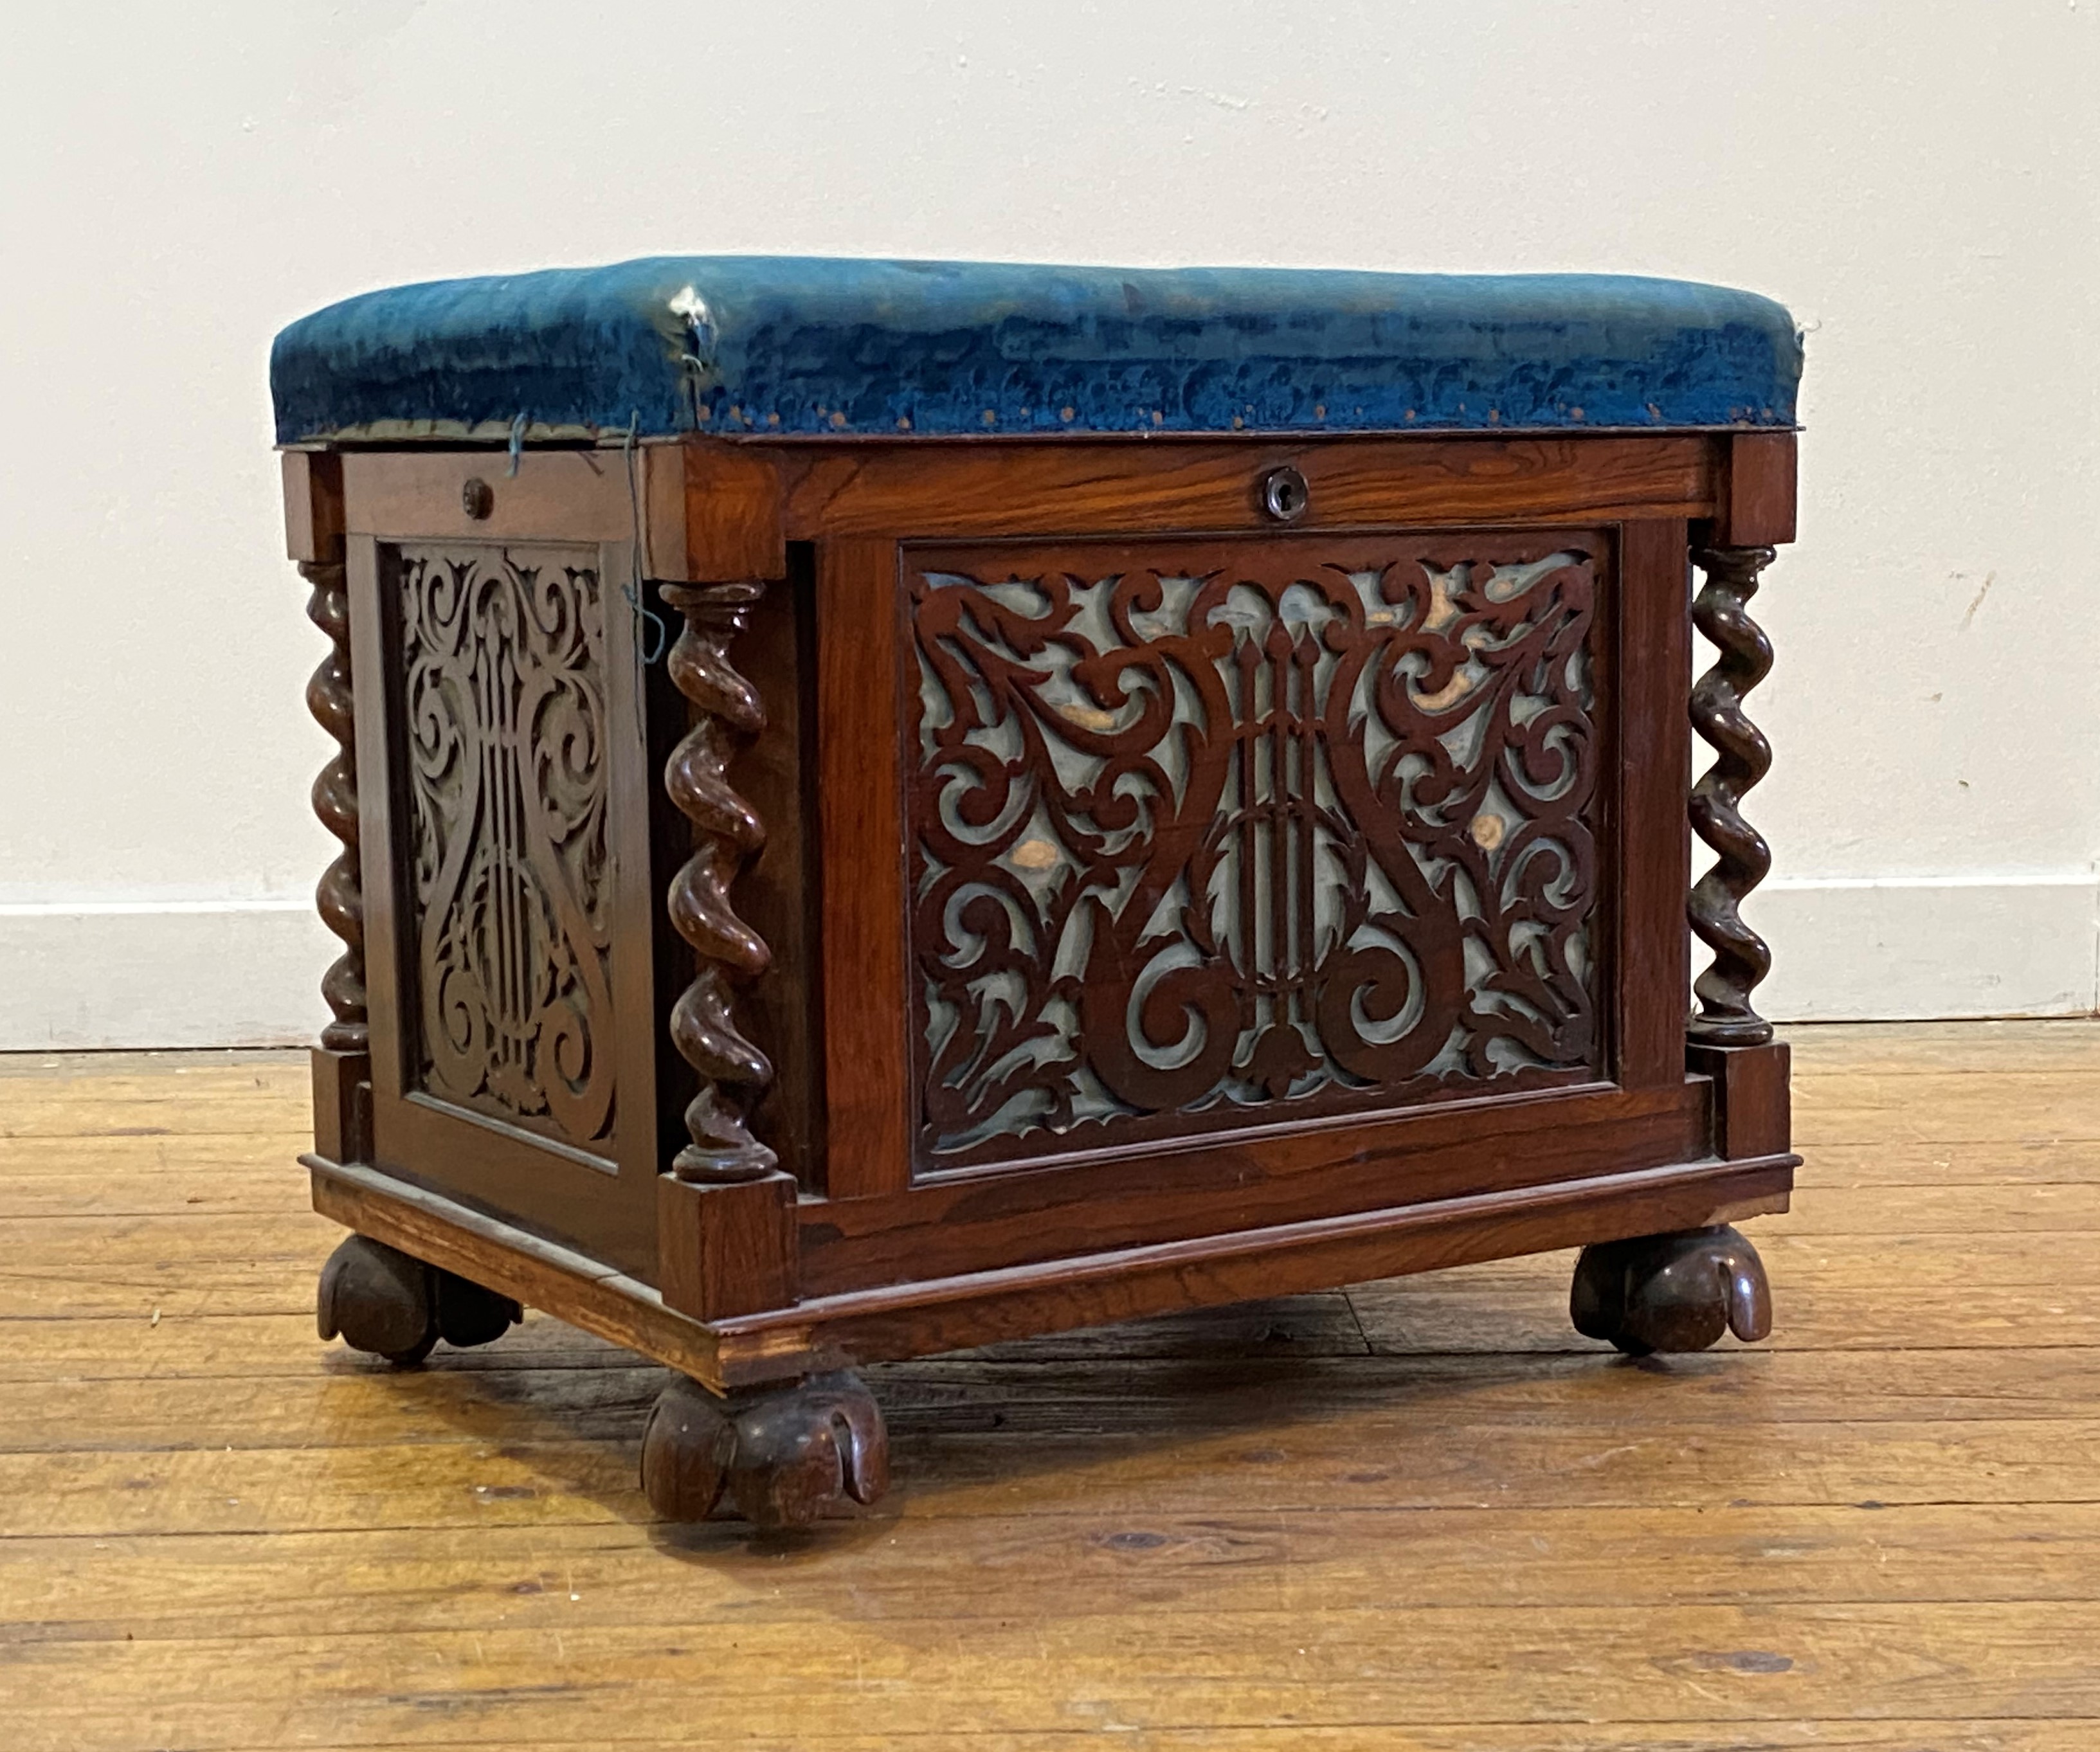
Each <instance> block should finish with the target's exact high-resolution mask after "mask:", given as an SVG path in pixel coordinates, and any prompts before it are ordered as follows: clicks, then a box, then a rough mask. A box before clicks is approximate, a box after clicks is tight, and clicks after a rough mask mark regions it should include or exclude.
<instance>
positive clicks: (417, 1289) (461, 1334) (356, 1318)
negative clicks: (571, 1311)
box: [314, 1235, 524, 1368]
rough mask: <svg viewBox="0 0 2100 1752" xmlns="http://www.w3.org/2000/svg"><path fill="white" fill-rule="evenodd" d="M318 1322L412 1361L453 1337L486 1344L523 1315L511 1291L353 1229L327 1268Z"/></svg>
mask: <svg viewBox="0 0 2100 1752" xmlns="http://www.w3.org/2000/svg"><path fill="white" fill-rule="evenodd" d="M314 1313H315V1325H316V1326H318V1327H319V1328H320V1335H321V1336H322V1337H323V1338H324V1339H332V1338H335V1337H337V1336H338V1335H340V1336H341V1338H342V1341H343V1343H344V1344H347V1345H348V1346H350V1348H351V1349H352V1350H359V1351H367V1352H369V1353H371V1354H372V1355H373V1356H375V1357H385V1358H386V1360H387V1361H389V1362H390V1363H393V1364H395V1366H397V1367H399V1368H410V1367H412V1366H414V1365H415V1364H417V1363H419V1362H421V1361H422V1360H423V1359H424V1358H425V1357H427V1356H429V1355H430V1351H431V1349H432V1348H433V1347H434V1346H435V1344H437V1342H438V1340H439V1339H443V1340H444V1341H445V1343H447V1344H457V1345H461V1346H465V1345H469V1344H487V1343H488V1342H489V1341H490V1340H491V1339H500V1338H501V1337H502V1336H503V1335H504V1334H505V1332H507V1331H510V1328H511V1327H512V1326H514V1325H516V1324H517V1322H518V1321H520V1320H522V1319H523V1317H524V1310H523V1309H522V1308H519V1307H518V1304H516V1303H515V1302H514V1301H512V1300H510V1297H509V1296H507V1295H497V1294H496V1292H495V1291H492V1290H484V1289H483V1288H482V1286H480V1285H479V1284H478V1283H471V1282H469V1281H468V1280H467V1279H465V1278H461V1277H457V1276H455V1275H454V1274H453V1273H451V1272H448V1271H440V1270H439V1269H438V1268H437V1267H436V1266H435V1265H426V1264H424V1263H423V1262H422V1260H419V1259H417V1258H415V1257H414V1256H412V1255H410V1254H407V1253H404V1252H402V1251H400V1250H399V1248H398V1247H388V1246H387V1245H386V1243H385V1242H380V1241H373V1240H371V1239H369V1238H367V1237H366V1236H364V1235H352V1236H351V1238H349V1239H348V1240H347V1241H346V1242H343V1243H342V1246H341V1247H337V1249H336V1250H335V1251H334V1252H333V1253H332V1254H330V1255H329V1262H328V1264H326V1265H324V1266H323V1267H322V1268H321V1282H320V1294H319V1295H318V1296H317V1298H316V1299H315V1308H314Z"/></svg>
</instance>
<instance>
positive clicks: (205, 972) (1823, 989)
mask: <svg viewBox="0 0 2100 1752" xmlns="http://www.w3.org/2000/svg"><path fill="white" fill-rule="evenodd" d="M1748 911H1749V920H1750V922H1751V923H1752V924H1753V925H1755V926H1756V927H1757V929H1758V930H1760V931H1761V932H1762V933H1764V934H1765V936H1766V937H1767V938H1769V939H1770V940H1771V945H1772V951H1773V967H1772V974H1771V979H1770V980H1768V981H1767V982H1766V983H1765V984H1764V985H1763V986H1761V987H1760V988H1759V989H1758V1008H1760V1009H1761V1010H1762V1011H1763V1012H1764V1013H1765V1014H1766V1015H1767V1016H1770V1017H1772V1018H1773V1019H1774V1020H1776V1021H1780V1022H1862V1021H1877V1022H1896V1021H1912V1020H1923V1019H1926V1018H1929V1017H1961V1016H2067V1015H2078V1014H2083V1013H2087V1012H2089V1011H2092V1010H2093V1009H2095V1008H2100V991H2097V990H2096V965H2100V883H2096V879H2095V878H2094V877H2093V876H2091V875H2087V874H2077V875H2071V876H2045V877H2032V878H2020V877H2010V878H2007V877H1991V878H1969V877H1949V876H1942V877H1920V878H1915V879H1908V878H1906V879H1902V880H1887V881H1846V880H1814V879H1805V880H1780V881H1775V882H1771V883H1769V884H1767V885H1766V886H1765V887H1763V888H1762V889H1759V890H1758V893H1757V894H1756V895H1754V897H1753V898H1752V900H1751V903H1750V906H1749V909H1748ZM341 950H342V945H341V944H339V943H338V942H337V941H336V940H335V938H333V937H331V936H330V935H329V933H328V931H327V930H326V929H324V927H323V925H321V922H320V920H319V919H318V918H317V917H316V916H315V913H314V910H313V907H312V904H311V902H308V901H306V900H303V899H302V900H286V901H227V902H216V901H214V902H195V901H188V902H139V903H137V904H122V905H99V906H66V905H48V906H14V907H7V906H0V1051H8V1052H37V1051H51V1050H54V1049H57V1048H90V1047H192V1046H194V1047H205V1046H221V1047H223V1046H280V1045H285V1046H289V1045H301V1044H305V1043H306V1042H307V1041H310V1040H311V1039H313V1038H314V1036H315V1034H316V1033H317V1032H318V1031H319V1030H320V1026H321V1024H322V1023H323V1022H325V1021H326V1020H327V1018H328V1013H327V1009H326V1007H325V1006H324V1004H322V1002H321V999H320V977H321V973H322V972H323V970H324V969H326V968H327V966H328V964H329V963H330V962H331V961H333V960H334V959H335V957H336V956H337V954H339V953H340V952H341Z"/></svg>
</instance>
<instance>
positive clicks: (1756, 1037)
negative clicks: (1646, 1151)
mask: <svg viewBox="0 0 2100 1752" xmlns="http://www.w3.org/2000/svg"><path fill="white" fill-rule="evenodd" d="M1773 558H1774V554H1773V550H1772V549H1770V548H1711V547H1710V548H1701V549H1698V550H1697V551H1696V552H1695V553H1694V554H1693V555H1692V559H1693V562H1694V563H1696V565H1697V566H1698V567H1699V569H1700V570H1701V571H1703V572H1705V574H1706V581H1705V584H1704V585H1702V586H1701V588H1700V591H1699V594H1698V595H1697V597H1696V598H1694V600H1693V602H1692V621H1693V624H1695V625H1696V626H1697V627H1698V629H1699V630H1700V632H1701V633H1704V634H1705V637H1706V638H1707V640H1708V641H1709V642H1710V643H1711V644H1712V645H1713V647H1714V650H1715V651H1716V652H1717V653H1718V655H1717V656H1716V658H1715V660H1714V666H1713V668H1711V669H1709V670H1708V671H1707V672H1706V673H1705V674H1704V675H1702V676H1701V677H1699V679H1698V681H1697V682H1696V683H1694V684H1693V686H1692V728H1693V729H1695V730H1697V731H1698V732H1699V734H1700V735H1701V737H1702V738H1703V739H1705V741H1706V742H1708V743H1710V744H1712V746H1713V748H1714V757H1715V758H1714V764H1713V766H1710V767H1709V768H1708V769H1707V770H1706V773H1705V776H1704V777H1703V778H1701V779H1700V781H1699V783H1697V784H1696V785H1694V786H1693V787H1692V800H1691V813H1692V828H1693V830H1694V831H1695V832H1696V833H1697V834H1698V836H1699V837H1700V838H1701V840H1703V841H1705V842H1706V844H1707V845H1710V846H1711V847H1712V848H1713V849H1714V867H1713V868H1711V869H1710V870H1709V871H1708V872H1706V873H1705V875H1704V876H1701V878H1700V879H1699V880H1698V881H1696V883H1694V884H1693V885H1692V895H1691V901H1690V904H1689V908H1688V911H1689V916H1690V918H1691V920H1692V929H1693V930H1694V931H1695V932H1696V933H1698V935H1699V938H1700V940H1701V942H1704V943H1705V945H1706V947H1708V948H1709V949H1711V950H1712V951H1714V960H1713V964H1712V965H1711V966H1710V967H1709V968H1708V969H1706V971H1705V973H1701V975H1700V976H1699V977H1698V978H1697V979H1696V980H1695V981H1694V982H1692V989H1693V991H1694V993H1695V994H1696V996H1697V998H1698V1000H1699V1008H1698V1009H1697V1011H1696V1013H1694V1014H1693V1016H1692V1022H1691V1035H1692V1039H1695V1040H1697V1041H1701V1042H1703V1043H1705V1044H1708V1045H1710V1046H1754V1045H1758V1044H1761V1043H1762V1042H1764V1041H1767V1040H1769V1039H1771V1034H1772V1030H1771V1023H1770V1022H1767V1021H1766V1020H1765V1019H1764V1018H1763V1017H1761V1016H1759V1015H1758V1013H1757V1012H1756V1010H1754V1008H1751V1005H1750V993H1751V991H1753V990H1754V988H1755V987H1756V986H1757V984H1758V982H1759V981H1760V980H1762V978H1764V977H1765V975H1766V974H1767V973H1770V972H1771V950H1770V949H1769V948H1768V947H1766V944H1765V940H1764V939H1763V938H1762V937H1760V936H1758V933H1756V932H1755V931H1754V930H1752V929H1750V927H1749V925H1747V924H1746V923H1745V922H1744V919H1743V915H1742V902H1743V899H1744V897H1745V895H1747V894H1749V892H1750V890H1751V889H1754V888H1755V887H1756V886H1757V885H1758V883H1760V882H1762V880H1764V879H1765V876H1766V875H1767V873H1768V872H1770V870H1771V848H1770V847H1769V846H1767V845H1766V844H1765V840H1764V836H1763V835H1762V834H1761V833H1759V832H1758V830H1757V829H1756V828H1755V827H1752V826H1751V825H1750V824H1749V822H1748V821H1746V820H1745V819H1744V818H1743V812H1742V802H1743V797H1744V794H1745V792H1748V791H1749V788H1751V787H1752V786H1753V785H1754V784H1756V783H1757V782H1758V780H1759V779H1762V778H1763V777H1764V776H1765V774H1767V773H1768V772H1770V771H1771V744H1770V743H1768V742H1767V741H1766V740H1765V737H1764V733H1763V732H1762V730H1759V729H1758V727H1757V726H1756V725H1754V724H1753V723H1752V722H1750V721H1749V717H1747V716H1746V715H1745V713H1744V711H1743V699H1744V696H1745V695H1747V694H1748V693H1749V691H1750V690H1751V689H1752V688H1754V687H1755V686H1757V685H1758V682H1762V680H1763V679H1764V678H1765V677H1766V676H1767V675H1769V674H1770V673H1771V665H1772V648H1771V640H1770V639H1768V638H1766V637H1765V633H1764V629H1762V628H1761V627H1760V626H1758V624H1757V622H1755V621H1754V620H1751V619H1750V616H1749V600H1750V598H1751V597H1752V596H1753V595H1754V594H1756V592H1757V588H1758V574H1759V573H1760V572H1762V571H1763V570H1764V569H1765V567H1767V566H1769V565H1770V564H1771V563H1772V559H1773Z"/></svg>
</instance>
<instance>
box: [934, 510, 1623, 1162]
mask: <svg viewBox="0 0 2100 1752" xmlns="http://www.w3.org/2000/svg"><path fill="white" fill-rule="evenodd" d="M1610 565H1611V553H1610V545H1609V540H1608V536H1606V535H1605V534H1604V532H1599V531H1594V530H1556V531H1546V532H1524V533H1511V534H1507V535H1500V534H1488V535H1482V534H1479V533H1468V534H1467V535H1464V536H1452V535H1450V534H1448V533H1446V534H1442V535H1387V536H1372V537H1364V538H1351V539H1348V540H1339V539H1337V538H1335V537H1331V536H1306V537H1302V538H1298V537H1286V538H1278V539H1275V540H1272V541H1264V542H1260V543H1255V544H1250V543H1247V542H1246V541H1238V542H1235V543H1233V544H1231V545H1223V544H1215V543H1208V544H1207V543H1205V542H1202V541H1194V542H1173V543H1166V542H1162V543H1158V544H1142V545H1127V546H1126V545H1115V546H1110V545H1101V546H1093V545H1064V546H1061V547H1059V548H1056V549H1039V548H1034V547H1021V546H999V547H985V548H977V549H964V550H958V551H947V550H942V551H932V550H913V551H911V553H910V554H909V555H908V558H907V567H906V580H905V582H906V589H907V600H908V613H909V615H910V618H911V631H912V633H913V638H912V641H911V652H910V654H909V655H908V657H907V664H909V666H910V671H911V673H908V674H907V676H906V677H904V678H903V679H904V683H905V691H906V697H907V701H908V702H911V709H912V710H913V712H914V713H915V718H916V728H915V755H916V762H917V766H916V772H915V776H914V778H913V779H912V782H911V787H910V792H911V795H910V807H909V819H910V832H911V954H912V964H913V966H914V969H915V987H916V989H915V994H914V996H915V1004H916V1026H915V1049H916V1053H917V1057H918V1066H917V1087H918V1089H919V1092H920V1094H919V1113H918V1134H919V1135H918V1150H919V1163H920V1167H921V1168H922V1169H924V1168H928V1167H933V1168H938V1167H948V1166H963V1165H968V1164H972V1163H978V1162H982V1161H986V1160H994V1159H1000V1158H1009V1157H1014V1156H1020V1155H1029V1154H1043V1153H1046V1152H1059V1151H1065V1150H1073V1149H1085V1148H1098V1147H1110V1146H1114V1145H1120V1144H1122V1143H1124V1142H1126V1141H1139V1140H1143V1139H1146V1138H1152V1137H1159V1136H1169V1135H1177V1136H1178V1135H1183V1134H1185V1133H1186V1132H1188V1131H1189V1129H1191V1128H1192V1127H1193V1128H1199V1129H1201V1128H1232V1127H1237V1126H1248V1125H1255V1124H1263V1123H1269V1122H1271V1121H1273V1120H1276V1119H1286V1118H1291V1119H1295V1118H1299V1117H1301V1116H1305V1115H1308V1114H1319V1113H1326V1112H1330V1111H1349V1110H1374V1109H1378V1108H1381V1107H1390V1106H1393V1105H1407V1104H1413V1103H1415V1102H1418V1101H1427V1100H1434V1099H1437V1098H1440V1097H1452V1096H1458V1095H1467V1094H1477V1093H1480V1092H1483V1091H1484V1089H1485V1088H1493V1089H1495V1090H1498V1091H1501V1090H1513V1089H1517V1088H1525V1087H1542V1086H1546V1085H1551V1084H1559V1083H1570V1082H1577V1081H1582V1080H1586V1079H1590V1078H1591V1077H1593V1076H1595V1075H1599V1072H1600V1070H1601V1066H1602V1060H1601V1058H1600V1056H1599V1055H1600V1041H1599V1028H1598V1025H1597V1019H1596V1018H1597V1010H1596V974H1597V962H1598V958H1599V947H1600V946H1599V943H1598V942H1597V941H1596V938H1595V931H1596V911H1597V900H1598V896H1599V891H1600V887H1599V872H1598V868H1597V862H1598V857H1597V843H1598V840H1599V821H1598V815H1597V812H1598V799H1599V784H1598V773H1599V753H1600V750H1599V730H1598V726H1597V722H1596V721H1597V718H1598V715H1599V714H1598V712H1597V699H1598V689H1599V686H1600V679H1601V678H1600V674H1599V669H1600V660H1599V652H1600V649H1601V647H1600V646H1599V642H1598V641H1597V638H1596V636H1595V629H1596V626H1597V610H1598V604H1599V594H1600V589H1602V587H1603V586H1604V584H1605V581H1606V580H1607V579H1608V575H1609V569H1610Z"/></svg>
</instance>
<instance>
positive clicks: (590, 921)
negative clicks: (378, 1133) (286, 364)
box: [395, 546, 614, 1145]
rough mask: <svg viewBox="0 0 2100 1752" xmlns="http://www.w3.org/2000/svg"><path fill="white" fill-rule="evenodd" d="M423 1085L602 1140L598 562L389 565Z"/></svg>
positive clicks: (609, 1089) (447, 560)
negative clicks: (395, 610) (396, 629)
mask: <svg viewBox="0 0 2100 1752" xmlns="http://www.w3.org/2000/svg"><path fill="white" fill-rule="evenodd" d="M395 576H396V579H397V591H396V601H397V602H398V604H399V615H400V647H399V648H400V660H401V673H402V686H401V699H402V724H403V726H404V730H403V735H404V739H405V742H406V748H405V749H404V760H403V762H402V764H403V766H404V769H405V774H406V783H405V787H404V788H405V790H406V792H407V803H408V810H407V814H408V835H407V839H408V861H409V870H410V876H411V886H412V893H413V895H414V918H413V925H414V931H415V943H416V947H415V953H414V955H413V957H412V966H413V970H414V975H415V983H416V987H417V1015H418V1018H419V1027H418V1029H417V1039H418V1041H419V1043H420V1063H419V1066H418V1070H419V1072H420V1077H419V1080H420V1082H421V1086H422V1088H424V1090H425V1091H426V1092H427V1093H429V1094H430V1095H433V1096H435V1097H439V1098H440V1099H442V1100H444V1101H451V1102H454V1103H457V1104H459V1105H463V1106H466V1107H470V1108H474V1109H475V1110H480V1111H483V1112H487V1113H490V1114H496V1115H497V1116H500V1117H501V1118H504V1119H511V1120H514V1121H518V1122H521V1123H525V1124H527V1125H528V1126H531V1127H532V1128H535V1129H539V1130H545V1131H550V1132H553V1133H554V1134H555V1135H557V1136H561V1137H563V1138H565V1139H567V1141H571V1142H572V1143H576V1144H579V1145H589V1144H591V1143H592V1142H593V1141H597V1140H600V1139H602V1138H605V1137H607V1136H608V1135H609V1134H610V1132H611V1128H612V1110H613V1081H614V1053H613V1048H612V1042H611V1037H610V1030H611V1027H612V1022H611V991H610V986H611V935H610V929H609V919H608V913H609V911H610V907H611V874H610V872H609V870H608V867H607V820H606V810H607V743H606V738H607V722H606V706H605V698H606V695H605V660H606V656H605V605H604V602H603V600H602V597H601V594H600V586H599V580H598V571H597V556H596V554H595V551H594V550H564V549H549V548H532V549H523V548H520V549H502V548H497V547H493V546H488V547H470V546H457V547H443V548H440V547H421V546H408V547H403V548H401V549H398V550H395Z"/></svg>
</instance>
